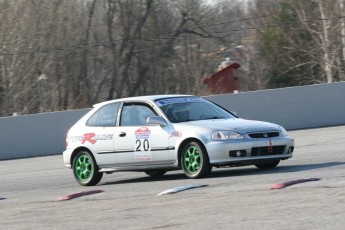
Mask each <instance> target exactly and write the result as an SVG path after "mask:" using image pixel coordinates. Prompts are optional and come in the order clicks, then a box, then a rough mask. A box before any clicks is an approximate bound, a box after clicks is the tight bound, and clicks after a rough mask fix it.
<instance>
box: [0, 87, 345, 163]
mask: <svg viewBox="0 0 345 230" xmlns="http://www.w3.org/2000/svg"><path fill="white" fill-rule="evenodd" d="M206 98H207V99H209V100H211V101H214V102H215V103H217V104H219V105H221V106H223V107H224V108H226V109H228V110H230V111H235V112H236V113H237V115H238V116H240V117H242V118H247V119H255V120H263V121H269V122H274V123H278V124H281V125H283V126H284V127H285V128H286V129H288V130H291V129H306V128H317V127H324V126H335V125H345V82H339V83H330V84H321V85H312V86H302V87H293V88H284V89H274V90H264V91H255V92H244V93H239V94H224V95H215V96H209V97H206ZM87 111H89V109H82V110H73V111H65V112H56V113H43V114H35V115H26V116H17V117H3V118H0V160H4V159H15V158H22V157H33V156H44V155H53V154H61V153H62V152H63V150H64V149H65V138H66V133H67V131H68V129H69V127H71V126H72V125H73V124H74V123H75V122H76V121H77V120H78V119H79V118H80V117H82V116H83V115H84V114H85V113H86V112H87Z"/></svg>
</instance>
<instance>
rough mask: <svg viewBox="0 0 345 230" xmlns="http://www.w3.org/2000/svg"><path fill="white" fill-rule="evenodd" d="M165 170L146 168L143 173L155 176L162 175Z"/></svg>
mask: <svg viewBox="0 0 345 230" xmlns="http://www.w3.org/2000/svg"><path fill="white" fill-rule="evenodd" d="M166 172H167V171H166V170H147V171H145V173H146V174H147V175H149V176H152V177H156V176H163V175H164V174H165V173H166Z"/></svg>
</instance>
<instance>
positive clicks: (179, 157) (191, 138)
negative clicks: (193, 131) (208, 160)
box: [177, 137, 208, 168]
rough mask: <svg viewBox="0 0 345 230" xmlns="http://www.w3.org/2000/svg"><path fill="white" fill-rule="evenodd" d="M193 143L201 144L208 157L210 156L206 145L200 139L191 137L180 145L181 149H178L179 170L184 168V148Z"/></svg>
mask: <svg viewBox="0 0 345 230" xmlns="http://www.w3.org/2000/svg"><path fill="white" fill-rule="evenodd" d="M193 141H194V142H197V143H198V144H200V146H201V147H203V148H204V150H205V151H206V153H207V155H208V152H207V149H206V146H205V145H204V143H203V142H202V141H201V140H200V139H198V138H196V137H189V138H187V139H185V140H183V141H182V142H181V143H180V145H179V147H178V150H177V159H178V167H179V168H181V167H182V166H181V155H182V149H183V147H184V146H185V145H186V144H187V143H188V142H193Z"/></svg>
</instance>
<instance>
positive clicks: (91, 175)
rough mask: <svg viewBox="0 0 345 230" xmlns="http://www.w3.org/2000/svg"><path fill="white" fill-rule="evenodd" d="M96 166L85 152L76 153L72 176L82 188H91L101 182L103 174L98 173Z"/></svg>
mask: <svg viewBox="0 0 345 230" xmlns="http://www.w3.org/2000/svg"><path fill="white" fill-rule="evenodd" d="M98 170H99V168H98V165H97V163H96V161H95V159H94V158H93V156H92V155H91V154H90V153H89V152H88V151H85V150H82V151H80V152H78V153H77V155H76V156H75V158H74V160H73V175H74V178H75V180H76V181H77V182H78V183H79V184H81V185H83V186H93V185H96V184H97V183H98V182H100V181H101V179H102V176H103V173H100V172H98Z"/></svg>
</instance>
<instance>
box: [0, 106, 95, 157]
mask: <svg viewBox="0 0 345 230" xmlns="http://www.w3.org/2000/svg"><path fill="white" fill-rule="evenodd" d="M87 111H89V109H81V110H73V111H65V112H55V113H41V114H34V115H25V116H15V117H2V118H0V160H4V159H15V158H24V157H34V156H45V155H54V154H59V153H62V152H63V151H64V149H65V147H66V134H67V132H68V129H69V127H71V126H72V125H73V124H74V123H75V122H76V121H77V120H78V119H79V118H80V117H82V116H83V115H84V114H86V112H87Z"/></svg>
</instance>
